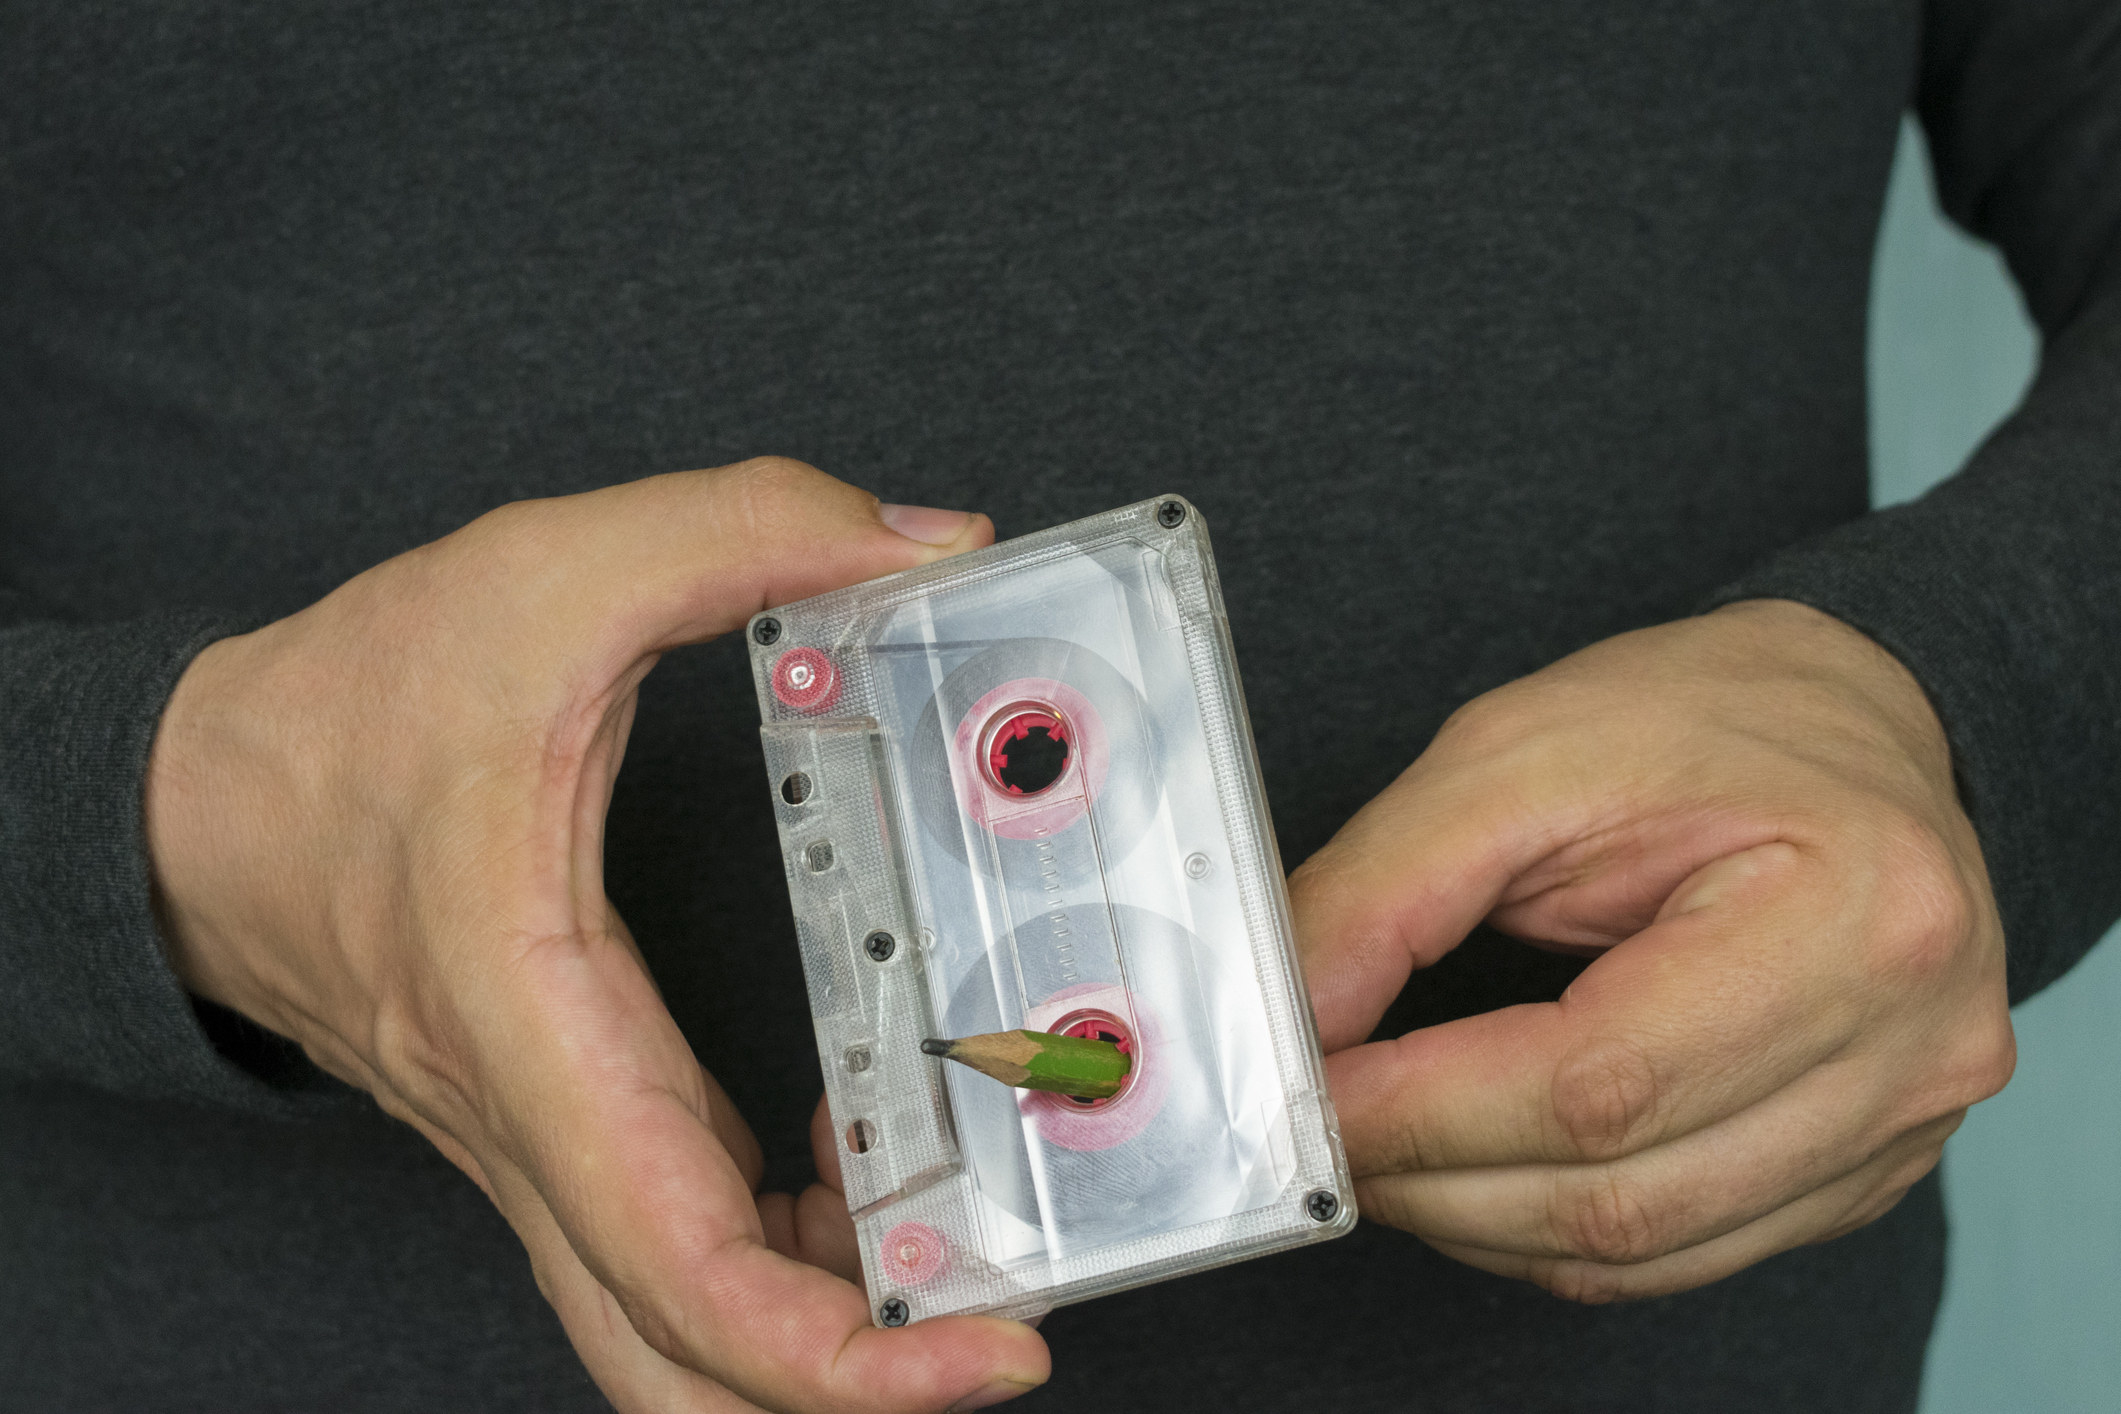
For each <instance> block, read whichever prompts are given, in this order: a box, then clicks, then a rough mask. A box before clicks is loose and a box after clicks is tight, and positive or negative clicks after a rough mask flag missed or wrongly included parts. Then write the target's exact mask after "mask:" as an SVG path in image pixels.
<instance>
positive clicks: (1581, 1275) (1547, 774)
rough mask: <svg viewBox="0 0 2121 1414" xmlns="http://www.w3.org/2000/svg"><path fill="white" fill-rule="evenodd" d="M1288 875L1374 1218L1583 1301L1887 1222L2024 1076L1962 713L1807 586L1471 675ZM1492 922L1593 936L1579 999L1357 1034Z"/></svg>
mask: <svg viewBox="0 0 2121 1414" xmlns="http://www.w3.org/2000/svg"><path fill="white" fill-rule="evenodd" d="M1290 892H1291V896H1292V900H1293V903H1294V907H1295V912H1296V920H1297V931H1298V936H1299V938H1300V940H1301V942H1302V945H1303V949H1304V954H1305V971H1306V974H1307V976H1308V978H1309V982H1310V987H1311V994H1312V997H1313V1000H1314V1002H1315V1004H1316V1006H1317V1009H1318V1017H1319V1027H1320V1033H1321V1038H1322V1040H1323V1042H1324V1045H1325V1048H1326V1050H1327V1051H1328V1052H1337V1054H1330V1055H1329V1056H1328V1059H1327V1070H1328V1074H1329V1076H1330V1078H1331V1084H1332V1090H1333V1098H1334V1102H1335V1104H1336V1106H1337V1107H1338V1110H1339V1114H1340V1120H1341V1125H1342V1129H1343V1132H1344V1134H1345V1137H1346V1140H1347V1145H1348V1157H1349V1160H1350V1162H1351V1163H1352V1165H1353V1166H1354V1170H1355V1174H1356V1177H1357V1196H1358V1199H1359V1201H1360V1202H1361V1205H1362V1209H1363V1212H1364V1215H1365V1216H1367V1217H1372V1218H1376V1219H1378V1220H1380V1221H1383V1222H1386V1223H1390V1224H1392V1225H1393V1226H1395V1227H1401V1228H1405V1229H1407V1230H1408V1231H1410V1232H1412V1233H1414V1234H1416V1235H1417V1236H1419V1237H1421V1238H1422V1239H1423V1240H1424V1241H1426V1242H1428V1243H1429V1244H1430V1245H1431V1246H1433V1247H1435V1248H1437V1249H1438V1250H1439V1251H1442V1252H1444V1253H1446V1254H1448V1255H1450V1256H1453V1257H1456V1258H1458V1259H1460V1260H1462V1261H1465V1262H1469V1263H1471V1264H1473V1265H1474V1266H1477V1267H1483V1268H1485V1269H1487V1270H1489V1271H1493V1272H1499V1273H1503V1274H1505V1275H1509V1276H1515V1277H1524V1278H1527V1279H1529V1280H1532V1281H1535V1282H1537V1283H1539V1284H1540V1285H1542V1286H1544V1287H1547V1288H1548V1289H1549V1290H1552V1291H1554V1292H1556V1293H1558V1294H1561V1295H1564V1296H1568V1297H1572V1298H1575V1299H1578V1300H1586V1301H1596V1300H1614V1299H1624V1298H1631V1297H1644V1296H1655V1295H1661V1294H1664V1293H1667V1292H1673V1291H1680V1290H1684V1289H1686V1288H1688V1287H1693V1286H1699V1285H1701V1284H1702V1283H1704V1282H1710V1281H1714V1280H1716V1279H1718V1278H1720V1277H1724V1276H1727V1275H1729V1274H1730V1273H1732V1272H1735V1271H1738V1270H1739V1269H1741V1268H1743V1267H1746V1266H1748V1265H1750V1264H1752V1263H1754V1262H1757V1261H1760V1260H1761V1259H1762V1258H1765V1257H1768V1256H1771V1255H1773V1254H1774V1253H1777V1252H1781V1251H1783V1250H1785V1249H1787V1248H1791V1247H1795V1246H1798V1245H1800V1244H1803V1243H1809V1242H1821V1241H1825V1240H1827V1239H1829V1238H1832V1237H1835V1236H1838V1235H1840V1234H1842V1233H1845V1232H1848V1231H1850V1230H1852V1229H1854V1228H1857V1227H1860V1226H1862V1225H1863V1224H1865V1223H1868V1222H1870V1221H1872V1220H1873V1219H1875V1218H1877V1217H1879V1216H1881V1215H1882V1214H1883V1213H1885V1212H1886V1211H1887V1210H1888V1209H1889V1208H1891V1207H1892V1206H1893V1204H1895V1203H1896V1202H1898V1201H1899V1199H1900V1197H1901V1195H1903V1194H1904V1193H1905V1192H1906V1191H1907V1190H1908V1188H1909V1187H1911V1186H1912V1185H1913V1184H1914V1183H1915V1182H1916V1180H1918V1179H1919V1178H1921V1177H1922V1176H1923V1175H1924V1174H1926V1173H1927V1172H1929V1170H1930V1169H1931V1167H1933V1166H1934V1165H1935V1164H1936V1162H1937V1159H1938V1157H1939V1155H1940V1154H1941V1152H1942V1149H1943V1145H1944V1141H1945V1138H1946V1136H1948V1135H1949V1134H1950V1133H1951V1132H1952V1131H1953V1130H1954V1129H1955V1128H1956V1127H1957V1126H1958V1124H1959V1122H1960V1120H1961V1118H1963V1116H1964V1115H1965V1112H1966V1108H1967V1106H1969V1105H1971V1104H1973V1103H1974V1102H1976V1101H1978V1100H1981V1099H1984V1098H1986V1097H1987V1096H1989V1095H1992V1094H1994V1093H1995V1092H1996V1091H1997V1090H1999V1089H2001V1088H2002V1087H2003V1085H2004V1083H2005V1082H2006V1081H2007V1080H2008V1079H2009V1078H2010V1074H2011V1068H2012V1064H2013V1060H2014V1054H2015V1053H2014V1049H2013V1042H2012V1036H2011V1024H2010V1014H2009V1009H2008V1004H2007V1000H2006V995H2005V986H2004V953H2003V934H2002V927H2001V924H2000V922H1999V921H1998V918H1997V914H1996V906H1995V902H1994V899H1993V897H1992V896H1991V892H1990V888H1989V884H1988V877H1987V872H1986V869H1985V867H1984V865H1983V861H1982V857H1981V850H1980V847H1979V844H1978V843H1977V841H1976V839H1975V836H1974V831H1973V827H1972V825H1971V824H1970V823H1969V821H1968V820H1967V817H1966V815H1965V813H1964V811H1963V810H1962V809H1961V808H1960V805H1959V801H1958V798H1957V795H1956V793H1955V790H1954V787H1953V782H1952V772H1951V763H1950V759H1949V753H1948V750H1947V747H1946V744H1945V739H1944V733H1943V730H1942V728H1941V727H1940V725H1939V724H1938V721H1937V718H1936V716H1935V714H1934V712H1933V711H1932V710H1931V708H1930V706H1929V704H1928V701H1927V699H1926V698H1925V697H1924V696H1923V694H1922V691H1921V689H1920V688H1919V687H1918V686H1917V685H1916V683H1915V681H1914V679H1913V678H1912V677H1911V676H1910V675H1909V674H1908V672H1907V670H1906V669H1905V668H1904V667H1902V666H1901V665H1900V663H1899V662H1898V661H1896V660H1895V659H1893V658H1892V657H1891V656H1889V655H1888V654H1887V653H1885V652H1884V651H1883V650H1882V649H1880V648H1879V647H1878V646H1877V645H1876V644H1875V643H1873V642H1872V641H1871V640H1870V639H1868V638H1866V637H1864V636H1863V635H1862V634H1860V633H1857V632H1856V631H1855V630H1853V629H1851V628H1849V627H1847V626H1846V625H1844V624H1842V623H1840V622H1839V621H1837V620H1834V619H1831V618H1829V617H1827V616H1825V615H1823V614H1819V613H1817V612H1815V611H1813V610H1811V609H1807V608H1804V607H1802V606H1800V605H1797V604H1792V603H1788V602H1784V601H1774V600H1763V601H1754V602H1750V603H1745V604H1737V605H1733V606H1731V607H1729V608H1727V609H1723V610H1719V611H1718V612H1716V613H1713V614H1709V615H1706V616H1704V617H1701V618H1697V619H1689V620H1685V621H1682V622H1678V623H1673V624H1666V625H1663V626H1661V627H1658V628H1654V629H1647V630H1643V631H1641V632H1638V633H1631V634H1625V635H1622V636H1620V637H1618V638H1613V639H1609V640H1607V641H1605V642H1603V643H1600V644H1596V645H1594V646H1592V647H1591V648H1588V649H1585V650H1584V651H1583V652H1581V653H1578V654H1575V655H1574V656H1572V657H1570V658H1567V659H1564V660H1563V661H1561V662H1559V663H1557V664H1555V665H1554V666H1552V667H1550V668H1547V669H1545V670H1543V671H1541V672H1538V673H1535V674H1533V675H1532V676H1530V677H1527V678H1523V679H1520V680H1519V681H1517V682H1515V683H1511V684H1509V685H1507V686H1505V687H1503V688H1500V689H1498V690H1496V691H1494V692H1491V693H1489V694H1487V695H1486V696H1484V697H1482V698H1479V699H1477V700H1476V701H1474V702H1473V703H1471V704H1469V705H1468V706H1467V707H1465V708H1463V709H1461V711H1460V712H1459V713H1458V714H1456V715H1455V716H1454V717H1453V718H1452V719H1451V720H1450V721H1449V722H1447V723H1446V724H1445V726H1444V728H1443V730H1442V731H1441V732H1439V733H1438V734H1437V737H1436V739H1435V741H1434V743H1433V744H1432V745H1431V746H1430V747H1429V748H1428V750H1427V751H1426V752H1424V753H1423V754H1422V756H1421V758H1420V759H1419V760H1417V761H1416V762H1415V763H1414V764H1413V765H1412V766H1411V767H1409V768H1408V770H1407V771H1406V773H1405V774H1404V775H1403V776H1401V777H1400V779H1399V780H1398V781H1397V782H1396V783H1394V784H1393V785H1392V786H1391V787H1390V788H1388V789H1387V790H1386V791H1385V792H1384V793H1383V794H1382V795H1380V796H1379V797H1378V798H1377V799H1376V800H1374V801H1373V802H1371V803H1370V804H1369V805H1368V806H1366V807H1365V808H1364V809H1363V810H1362V811H1361V812H1360V813H1359V814H1358V815H1357V816H1356V817H1355V818H1354V820H1352V821H1351V822H1350V823H1349V824H1348V825H1347V826H1346V827H1345V828H1344V829H1343V830H1342V831H1341V832H1340V834H1339V835H1338V836H1336V837H1335V838H1334V840H1333V841H1332V842H1331V843H1330V844H1328V845H1327V846H1326V847H1325V848H1324V849H1323V850H1321V851H1320V852H1319V853H1318V854H1317V855H1315V856H1314V857H1313V858H1312V859H1311V860H1309V861H1308V862H1307V863H1305V864H1304V865H1303V867H1302V868H1300V869H1298V870H1297V871H1296V873H1295V875H1294V876H1292V878H1291V880H1290ZM1483 919H1486V920H1487V921H1489V922H1490V923H1492V924H1493V925H1494V926H1496V927H1498V928H1500V929H1501V930H1502V931H1504V932H1506V933H1510V934H1513V935H1515V936H1517V937H1520V938H1524V939H1527V940H1529V941H1534V942H1537V943H1540V944H1542V945H1546V946H1551V947H1559V948H1561V949H1563V950H1576V951H1589V952H1594V953H1596V954H1598V956H1597V960H1596V961H1594V962H1593V963H1592V964H1591V965H1590V967H1589V968H1588V969H1586V970H1585V971H1584V973H1583V974H1582V975H1581V976H1580V977H1578V978H1577V979H1576V980H1575V981H1574V982H1573V983H1572V984H1571V985H1570V987H1569V988H1568V991H1567V993H1566V994H1565V995H1564V996H1563V997H1562V998H1561V1000H1559V1001H1558V1002H1553V1003H1548V1004H1540V1005H1526V1006H1516V1007H1509V1008H1505V1009H1504V1010H1501V1011H1497V1012H1491V1013H1489V1014H1487V1015H1484V1016H1475V1017H1469V1018H1466V1019H1464V1020H1460V1021H1455V1022H1451V1023H1448V1024H1446V1025H1442V1026H1434V1027H1429V1028H1426V1029H1424V1030H1419V1031H1414V1032H1412V1033H1409V1034H1408V1035H1406V1036H1403V1037H1399V1038H1397V1039H1393V1040H1382V1041H1377V1042H1374V1043H1371V1044H1367V1045H1365V1044H1359V1043H1361V1042H1362V1041H1363V1040H1364V1038H1365V1037H1366V1036H1367V1035H1368V1034H1369V1033H1370V1031H1371V1030H1372V1029H1373V1028H1374V1027H1375V1026H1376V1025H1377V1023H1378V1021H1379V1019H1380V1018H1381V1017H1382V1015H1383V1013H1384V1011H1385V1008H1386V1006H1387V1005H1388V1004H1389V1003H1390V1002H1391V1001H1392V999H1393V998H1394V997H1395V996H1396V995H1397V994H1398V992H1399V990H1400V988H1401V986H1402V985H1403V984H1404V983H1405V982H1406V980H1407V976H1408V972H1409V970H1410V969H1411V968H1414V967H1421V966H1426V965H1428V964H1429V963H1432V962H1434V961H1435V960H1436V959H1437V958H1438V957H1440V956H1442V955H1443V954H1444V953H1446V952H1448V951H1449V950H1450V949H1451V948H1452V947H1454V946H1456V945H1457V944H1458V942H1459V941H1460V940H1461V939H1462V938H1464V936H1465V935H1466V933H1467V932H1468V931H1470V930H1471V929H1472V928H1473V926H1474V925H1475V924H1477V923H1479V922H1481V921H1482V920H1483Z"/></svg>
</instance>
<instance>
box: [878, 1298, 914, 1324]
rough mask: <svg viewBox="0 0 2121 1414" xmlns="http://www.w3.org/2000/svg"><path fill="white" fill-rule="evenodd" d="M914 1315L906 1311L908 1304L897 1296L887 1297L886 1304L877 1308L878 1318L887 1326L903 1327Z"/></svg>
mask: <svg viewBox="0 0 2121 1414" xmlns="http://www.w3.org/2000/svg"><path fill="white" fill-rule="evenodd" d="M912 1314H913V1313H912V1312H911V1311H908V1310H907V1309H906V1303H905V1302H903V1301H901V1300H899V1299H898V1298H897V1297H896V1296H887V1297H885V1298H884V1304H883V1305H881V1306H879V1307H877V1308H876V1318H877V1319H878V1320H879V1321H882V1322H883V1323H884V1324H885V1325H887V1326H903V1325H904V1324H906V1318H907V1317H908V1316H911V1315H912Z"/></svg>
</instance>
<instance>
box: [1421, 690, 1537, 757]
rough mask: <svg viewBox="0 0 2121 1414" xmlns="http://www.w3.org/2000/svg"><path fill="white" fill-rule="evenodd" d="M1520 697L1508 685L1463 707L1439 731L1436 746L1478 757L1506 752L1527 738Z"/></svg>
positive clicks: (1448, 718)
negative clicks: (1519, 701) (1519, 740)
mask: <svg viewBox="0 0 2121 1414" xmlns="http://www.w3.org/2000/svg"><path fill="white" fill-rule="evenodd" d="M1523 733H1524V726H1523V714H1522V712H1521V711H1520V709H1519V708H1518V706H1517V695H1516V694H1515V693H1513V692H1511V691H1510V690H1509V688H1508V687H1507V686H1505V687H1500V688H1496V689H1494V690H1492V691H1489V692H1484V693H1482V694H1481V695H1480V696H1478V697H1476V698H1473V699H1472V700H1471V701H1469V702H1466V703H1464V704H1462V705H1461V706H1460V707H1459V708H1458V709H1457V710H1456V711H1454V712H1452V713H1451V715H1450V716H1448V717H1446V718H1445V719H1444V723H1443V725H1442V726H1441V727H1439V728H1437V730H1436V745H1437V746H1440V747H1444V748H1446V749H1447V750H1453V751H1460V752H1465V753H1467V754H1469V755H1471V756H1473V757H1475V758H1479V757H1484V756H1488V755H1491V754H1494V753H1496V752H1500V751H1503V750H1505V749H1507V748H1508V747H1510V746H1512V745H1514V744H1515V743H1516V742H1517V740H1518V739H1519V738H1520V737H1521V736H1522V735H1523Z"/></svg>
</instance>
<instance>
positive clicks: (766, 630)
mask: <svg viewBox="0 0 2121 1414" xmlns="http://www.w3.org/2000/svg"><path fill="white" fill-rule="evenodd" d="M751 636H752V638H753V639H755V640H757V642H758V644H759V646H761V647H765V646H766V645H768V644H773V643H778V642H780V640H781V621H780V620H779V619H760V620H759V621H758V622H757V623H755V624H753V625H752V626H751Z"/></svg>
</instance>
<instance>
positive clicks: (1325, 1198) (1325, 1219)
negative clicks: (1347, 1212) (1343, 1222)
mask: <svg viewBox="0 0 2121 1414" xmlns="http://www.w3.org/2000/svg"><path fill="white" fill-rule="evenodd" d="M1304 1211H1305V1212H1307V1213H1309V1214H1310V1215H1311V1221H1312V1222H1315V1223H1329V1222H1331V1221H1333V1219H1334V1218H1336V1217H1338V1216H1339V1215H1340V1197H1339V1195H1338V1194H1336V1193H1334V1192H1333V1191H1332V1190H1330V1189H1326V1188H1321V1189H1319V1190H1318V1191H1317V1192H1315V1193H1313V1194H1312V1195H1311V1196H1310V1197H1308V1198H1306V1199H1304Z"/></svg>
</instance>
